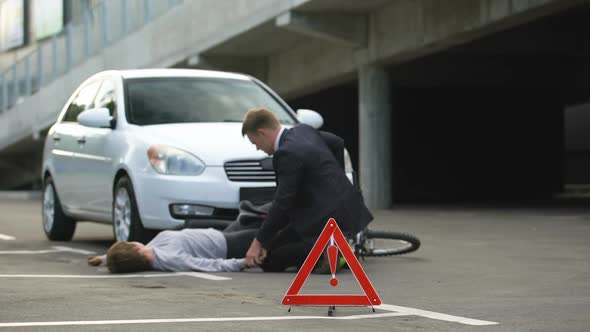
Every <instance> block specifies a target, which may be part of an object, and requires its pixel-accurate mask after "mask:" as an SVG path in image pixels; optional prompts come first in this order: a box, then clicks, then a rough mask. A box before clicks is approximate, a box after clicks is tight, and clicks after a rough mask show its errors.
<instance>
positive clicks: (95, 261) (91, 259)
mask: <svg viewBox="0 0 590 332" xmlns="http://www.w3.org/2000/svg"><path fill="white" fill-rule="evenodd" d="M88 265H90V266H105V265H107V255H102V256H88Z"/></svg>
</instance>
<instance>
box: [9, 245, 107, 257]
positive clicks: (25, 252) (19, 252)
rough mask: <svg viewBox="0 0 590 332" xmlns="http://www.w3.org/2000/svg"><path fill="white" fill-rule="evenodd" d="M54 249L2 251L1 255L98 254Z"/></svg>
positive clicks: (64, 248) (68, 248)
mask: <svg viewBox="0 0 590 332" xmlns="http://www.w3.org/2000/svg"><path fill="white" fill-rule="evenodd" d="M52 248H53V249H44V250H2V251H0V255H37V254H48V253H54V252H73V253H76V254H82V255H94V254H96V253H95V252H94V251H88V250H82V249H76V248H70V247H63V246H53V247H52Z"/></svg>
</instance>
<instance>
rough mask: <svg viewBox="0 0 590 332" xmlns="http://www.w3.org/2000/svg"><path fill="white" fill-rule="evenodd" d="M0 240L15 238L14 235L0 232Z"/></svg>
mask: <svg viewBox="0 0 590 332" xmlns="http://www.w3.org/2000/svg"><path fill="white" fill-rule="evenodd" d="M0 240H6V241H11V240H16V238H15V237H14V236H10V235H6V234H0Z"/></svg>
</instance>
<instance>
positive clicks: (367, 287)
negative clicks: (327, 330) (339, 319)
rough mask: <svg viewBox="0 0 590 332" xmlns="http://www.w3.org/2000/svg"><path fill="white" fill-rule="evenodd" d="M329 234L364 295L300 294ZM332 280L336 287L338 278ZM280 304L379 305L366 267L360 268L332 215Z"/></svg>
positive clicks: (379, 301) (379, 300)
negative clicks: (364, 268)
mask: <svg viewBox="0 0 590 332" xmlns="http://www.w3.org/2000/svg"><path fill="white" fill-rule="evenodd" d="M332 237H333V239H334V243H335V244H336V245H337V246H338V250H339V251H340V252H341V253H342V256H344V259H345V260H346V263H348V267H349V268H350V270H351V271H352V273H353V274H354V276H355V278H356V280H357V281H358V283H359V285H360V286H361V288H362V290H363V291H364V292H365V294H364V295H356V294H352V295H351V294H336V295H332V294H330V295H325V294H299V291H300V290H301V288H302V287H303V284H305V281H306V280H307V277H309V274H310V273H311V271H312V270H313V268H314V266H315V264H316V263H317V261H318V259H319V258H320V256H321V255H322V251H323V250H324V248H325V247H326V245H327V244H328V242H330V238H332ZM329 249H330V248H329ZM331 263H332V262H331ZM332 271H333V272H332V273H334V270H332ZM333 276H334V275H333ZM334 279H335V278H333V279H332V280H331V281H330V284H332V286H336V285H337V284H338V280H336V282H335V283H332V281H333V280H334ZM282 304H283V305H327V306H331V305H345V306H369V305H371V306H372V305H379V304H381V299H380V298H379V295H377V292H375V288H373V285H372V284H371V281H369V278H367V274H366V273H365V270H363V268H362V267H361V264H360V263H359V261H358V259H357V258H356V256H355V255H354V253H353V252H352V250H351V249H350V246H349V245H348V241H346V238H345V237H344V234H342V231H341V230H340V227H338V224H336V220H334V218H330V220H328V223H327V224H326V226H325V227H324V230H323V231H322V233H321V234H320V236H319V237H318V240H317V241H316V243H315V244H314V246H313V248H312V249H311V252H310V253H309V255H308V256H307V258H306V259H305V262H304V263H303V266H301V269H299V272H298V273H297V276H295V279H294V280H293V283H291V287H289V290H287V293H286V294H285V297H283V301H282Z"/></svg>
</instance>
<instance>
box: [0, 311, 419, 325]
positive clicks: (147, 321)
mask: <svg viewBox="0 0 590 332" xmlns="http://www.w3.org/2000/svg"><path fill="white" fill-rule="evenodd" d="M397 316H407V315H406V314H402V313H398V312H389V313H382V314H368V315H355V316H343V317H329V316H276V317H272V316H271V317H226V318H223V317H211V318H172V319H125V320H89V321H63V322H14V323H0V327H25V326H72V325H121V324H154V323H202V322H252V321H272V320H311V319H328V320H329V319H336V320H354V319H368V318H369V319H370V318H385V317H397Z"/></svg>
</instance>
